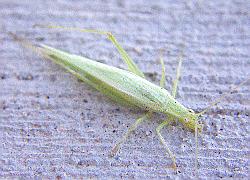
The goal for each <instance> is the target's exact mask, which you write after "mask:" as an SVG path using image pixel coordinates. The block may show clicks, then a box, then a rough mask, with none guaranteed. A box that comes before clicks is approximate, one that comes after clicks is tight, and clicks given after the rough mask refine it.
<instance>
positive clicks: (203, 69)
mask: <svg viewBox="0 0 250 180" xmlns="http://www.w3.org/2000/svg"><path fill="white" fill-rule="evenodd" d="M249 12H250V3H249V1H246V0H235V1H234V0H227V1H218V0H215V1H209V2H207V1H202V0H200V1H199V2H193V1H186V2H185V3H183V1H175V0H172V1H171V0H168V1H163V0H162V1H146V0H145V1H143V0H139V1H133V0H127V1H115V0H105V1H101V0H100V1H92V0H84V1H81V0H78V1H73V2H71V1H66V0H62V1H50V0H42V1H28V0H22V1H19V0H1V1H0V22H1V24H0V29H1V30H0V31H1V32H0V87H1V89H0V176H1V177H2V178H14V177H22V178H32V179H33V178H41V177H44V178H55V177H57V178H58V179H60V178H61V177H62V178H71V177H74V178H80V177H84V178H98V179H110V178H115V179H120V178H128V179H131V178H136V179H143V178H147V179H148V178H154V179H163V178H166V179H190V178H192V177H194V135H193V134H192V133H191V132H187V131H186V130H185V129H183V127H182V126H180V125H179V124H177V126H171V127H168V128H165V129H164V130H163V136H164V137H165V138H166V139H167V141H168V143H169V146H170V148H171V149H172V150H173V152H174V153H175V154H176V157H177V163H178V172H177V174H175V173H174V172H173V170H171V169H169V168H168V166H169V165H171V161H170V159H169V158H168V156H165V153H164V149H163V147H162V146H161V144H160V143H159V140H158V138H157V136H156V133H155V128H156V127H157V125H158V124H159V123H160V122H161V119H162V118H163V116H162V115H155V116H154V118H152V120H150V121H148V122H146V123H145V124H143V125H142V126H141V127H140V128H139V129H138V130H137V131H136V132H135V133H134V134H133V135H132V137H131V138H130V140H129V141H127V142H126V143H125V144H124V146H123V147H122V149H121V152H120V153H119V154H118V155H117V156H116V157H115V158H113V159H112V158H108V154H109V151H110V149H111V147H112V146H113V145H114V143H115V142H116V141H117V140H118V138H119V137H121V136H122V134H123V133H124V132H125V131H126V129H127V127H128V126H129V125H130V124H131V123H132V122H133V121H134V119H135V118H137V117H138V116H139V115H140V114H142V112H138V111H135V110H132V109H129V108H126V107H122V106H119V105H117V104H116V103H113V102H111V101H110V100H109V99H107V98H106V97H104V96H103V95H101V94H100V93H98V92H96V91H94V90H92V89H91V88H90V87H88V86H87V85H85V84H83V83H82V82H79V81H78V80H77V79H76V78H75V77H73V76H72V75H70V74H69V73H67V72H65V71H64V70H63V69H62V68H60V67H58V66H57V65H55V64H53V63H52V62H50V61H46V60H43V59H42V58H40V57H38V56H37V55H36V54H34V53H32V52H31V51H29V50H27V49H22V48H21V47H20V46H19V45H18V44H17V43H16V42H13V40H12V39H11V38H10V37H9V36H7V34H6V32H8V31H12V32H14V33H16V34H18V35H19V36H22V37H25V38H27V39H29V40H30V41H32V42H33V43H36V44H39V43H44V44H48V45H51V46H53V47H56V48H61V49H63V50H66V51H69V52H71V53H76V54H80V55H84V56H87V57H90V58H92V59H97V60H100V61H102V62H104V63H107V64H110V65H114V66H118V67H121V68H124V67H125V66H124V64H123V62H122V61H121V60H120V57H119V55H118V53H117V51H116V50H114V47H113V46H112V44H111V43H110V42H109V41H107V40H106V39H105V38H103V37H100V36H93V35H89V34H81V33H76V32H60V31H59V32H58V31H51V30H47V29H39V28H33V27H32V26H33V25H34V24H36V23H40V24H49V23H53V24H60V25H67V26H74V27H85V28H98V29H104V30H109V31H112V32H113V33H114V34H115V35H116V36H117V38H118V40H119V41H120V42H121V44H122V45H123V46H124V47H125V49H126V50H127V51H128V53H129V54H130V55H131V56H132V57H133V58H134V59H135V61H136V62H137V63H138V65H139V67H140V68H141V69H142V70H143V72H145V73H146V74H147V78H148V79H149V80H150V81H152V82H154V83H156V84H157V83H158V81H159V79H160V72H161V69H160V65H159V62H158V61H157V58H158V54H159V53H158V52H159V49H160V48H165V49H166V53H165V56H164V58H165V61H166V71H167V85H166V88H167V89H170V87H171V80H172V78H173V77H174V75H175V67H176V64H177V60H176V59H177V55H178V53H179V52H180V50H181V44H185V45H186V48H185V50H184V52H185V60H184V63H183V69H182V78H181V82H180V86H179V92H178V100H179V101H181V102H182V103H183V104H184V105H185V106H187V107H189V108H192V109H194V110H195V111H200V110H202V109H203V108H205V107H206V106H207V105H208V104H209V102H210V101H212V100H214V99H215V98H217V97H219V96H220V94H221V93H222V92H225V91H227V90H229V88H230V87H231V85H232V84H237V83H239V82H241V81H243V80H244V79H246V78H247V76H249V69H250V54H249V48H250V31H249V24H250V15H249ZM249 89H250V82H248V83H247V84H246V85H244V86H243V87H242V88H241V89H240V90H238V91H237V92H235V93H233V94H232V95H231V96H230V97H228V98H226V99H225V100H223V102H222V103H220V105H219V106H217V107H216V108H213V109H212V110H211V111H209V112H208V113H207V114H206V115H205V116H203V118H202V121H203V122H204V131H203V133H202V135H201V137H200V138H199V146H200V152H199V177H200V178H202V179H219V178H229V177H233V178H236V179H240V178H243V179H247V176H248V175H249V129H250V128H249V114H250V112H249V111H250V110H249V107H250V106H249V104H250V93H249Z"/></svg>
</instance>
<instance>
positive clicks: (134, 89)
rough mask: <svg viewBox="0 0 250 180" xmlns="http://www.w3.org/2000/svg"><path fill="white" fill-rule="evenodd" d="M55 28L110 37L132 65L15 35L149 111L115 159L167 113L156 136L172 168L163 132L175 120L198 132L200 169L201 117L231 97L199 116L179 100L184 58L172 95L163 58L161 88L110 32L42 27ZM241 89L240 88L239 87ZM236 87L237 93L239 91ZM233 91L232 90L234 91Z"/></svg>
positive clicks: (113, 95) (109, 92)
mask: <svg viewBox="0 0 250 180" xmlns="http://www.w3.org/2000/svg"><path fill="white" fill-rule="evenodd" d="M40 27H46V28H53V29H64V30H75V31H81V32H88V33H95V34H101V35H106V36H107V38H108V39H109V40H110V41H111V42H112V43H113V44H114V45H115V47H116V48H117V50H118V51H119V53H120V55H121V57H122V59H123V60H124V62H125V63H126V64H127V66H128V70H129V71H126V70H123V69H119V68H116V67H112V66H108V65H106V64H103V63H99V62H96V61H93V60H90V59H88V58H85V57H81V56H77V55H72V54H69V53H66V52H63V51H61V50H58V49H55V48H52V47H49V46H46V45H41V46H39V47H36V46H33V45H32V44H30V43H29V42H27V41H25V40H23V39H20V38H18V37H17V36H16V35H14V34H11V35H12V36H13V37H14V39H16V40H17V41H19V42H20V43H21V44H22V45H24V46H26V47H28V48H31V49H33V50H34V51H35V52H37V53H39V54H40V55H42V56H44V57H45V58H48V59H50V60H52V61H54V62H55V63H57V64H59V65H61V66H62V67H64V68H65V69H67V70H68V71H69V72H71V73H72V74H73V75H75V76H76V77H77V78H79V79H81V80H83V81H84V82H85V83H87V84H89V85H90V86H92V87H93V88H95V89H97V90H98V91H100V92H101V93H103V94H105V95H107V96H108V97H110V98H111V99H113V100H115V101H117V102H119V103H121V104H125V105H128V106H130V107H137V108H140V109H142V110H145V114H144V115H142V116H141V117H140V118H138V119H137V120H136V121H135V122H134V124H132V125H131V127H130V128H129V129H128V131H127V132H126V133H125V135H124V136H123V137H122V138H121V140H120V141H118V143H117V144H116V145H115V146H114V148H113V149H112V151H111V156H114V155H115V154H116V153H117V152H118V150H119V149H120V145H121V144H122V143H123V142H124V141H126V139H127V138H128V136H129V135H130V134H131V133H132V132H133V131H134V130H135V129H136V128H137V127H138V125H139V124H141V123H142V122H143V121H145V120H146V119H148V118H150V117H151V115H152V113H164V114H166V115H167V118H166V120H164V121H163V122H162V123H161V124H160V125H159V126H158V127H157V128H156V133H157V135H158V136H159V140H160V142H161V143H162V144H163V146H164V148H165V149H166V152H167V154H168V155H169V156H170V158H171V159H172V162H173V165H172V167H173V168H174V169H176V167H177V166H176V158H175V156H174V154H173V153H172V152H171V151H170V149H169V148H168V146H167V143H166V141H165V140H164V138H163V136H162V135H161V130H162V128H163V127H165V126H167V125H169V123H170V122H171V121H174V120H178V121H179V122H180V123H181V124H183V125H184V126H185V127H186V128H187V129H189V130H191V131H194V132H195V137H196V163H195V164H196V165H195V166H196V169H197V158H198V150H197V149H198V148H197V135H198V132H201V130H202V125H201V124H199V123H198V118H199V117H200V116H201V115H202V114H204V113H205V112H206V111H207V110H208V109H210V108H211V107H212V106H214V105H215V104H217V103H218V102H220V101H221V99H222V98H224V97H225V96H226V95H228V93H227V94H225V95H223V96H222V97H221V98H219V99H218V100H217V101H215V102H213V103H211V105H210V106H209V107H208V108H206V109H205V110H203V111H202V112H200V113H195V112H194V111H193V110H192V109H188V108H186V107H184V106H183V105H182V104H181V103H179V102H178V101H177V100H176V99H175V96H176V92H177V85H178V81H179V77H180V69H181V64H182V57H180V60H179V64H178V67H177V75H176V79H175V80H174V81H173V89H172V92H171V93H169V92H168V91H167V90H166V89H164V86H165V68H164V62H163V59H162V58H160V61H161V65H162V77H161V80H160V86H157V85H155V84H153V83H151V82H149V81H147V80H146V79H145V76H144V74H143V73H142V72H141V71H140V70H139V68H138V67H137V65H136V64H135V63H134V61H133V60H132V59H131V58H130V57H129V55H128V54H127V53H126V51H125V50H124V49H123V48H122V47H121V45H120V44H119V43H118V42H117V40H116V38H115V37H114V36H113V35H112V34H111V33H110V32H105V31H98V30H86V29H78V28H67V27H62V26H41V25H40ZM245 82H247V80H246V81H244V82H242V83H241V84H240V85H239V86H241V85H243V84H244V83H245ZM239 86H237V87H236V88H238V87H239ZM236 88H234V89H233V90H235V89H236ZM233 90H232V91H233Z"/></svg>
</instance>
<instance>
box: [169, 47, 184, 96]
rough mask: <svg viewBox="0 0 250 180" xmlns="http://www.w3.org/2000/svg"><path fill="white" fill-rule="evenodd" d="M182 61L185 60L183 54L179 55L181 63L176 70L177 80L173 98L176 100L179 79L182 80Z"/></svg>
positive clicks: (174, 84) (174, 85) (174, 83)
mask: <svg viewBox="0 0 250 180" xmlns="http://www.w3.org/2000/svg"><path fill="white" fill-rule="evenodd" d="M182 59H183V52H181V53H180V55H179V63H178V67H177V69H176V77H175V80H174V81H173V89H172V96H173V97H174V98H175V96H176V93H177V85H178V83H179V79H180V74H181V65H182Z"/></svg>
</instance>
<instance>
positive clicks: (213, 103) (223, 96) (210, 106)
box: [197, 76, 250, 116]
mask: <svg viewBox="0 0 250 180" xmlns="http://www.w3.org/2000/svg"><path fill="white" fill-rule="evenodd" d="M248 80H250V76H249V77H248V78H247V79H246V80H244V81H242V82H241V83H240V84H239V85H237V86H235V87H233V88H232V89H231V90H230V91H229V92H226V93H224V94H222V95H221V97H219V98H218V99H216V100H215V101H213V102H212V103H210V105H209V106H208V107H207V108H205V109H204V110H202V111H201V112H199V113H197V115H198V116H201V115H203V114H204V113H205V112H207V111H208V110H210V109H211V108H212V107H213V106H215V105H217V104H218V103H219V102H221V101H222V100H223V99H224V98H225V97H227V96H229V95H230V94H231V93H232V92H234V91H236V90H237V89H239V88H240V87H241V86H242V85H243V84H245V83H247V81H248Z"/></svg>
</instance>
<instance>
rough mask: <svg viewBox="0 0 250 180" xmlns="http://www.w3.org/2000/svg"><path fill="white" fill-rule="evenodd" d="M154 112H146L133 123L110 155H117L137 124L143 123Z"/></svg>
mask: <svg viewBox="0 0 250 180" xmlns="http://www.w3.org/2000/svg"><path fill="white" fill-rule="evenodd" d="M151 114H152V113H150V112H149V113H146V114H144V115H143V116H142V117H140V118H138V119H137V120H136V121H135V123H134V124H132V125H131V126H130V127H129V129H128V131H127V132H126V133H125V135H123V137H122V138H121V140H120V141H119V142H118V143H117V144H116V145H115V146H114V147H113V148H112V150H111V153H110V156H111V157H113V156H115V155H116V153H117V152H118V151H119V149H120V146H121V144H122V143H124V142H125V141H126V140H127V138H128V137H129V135H130V134H131V133H132V132H133V131H134V130H135V129H136V128H137V126H138V125H139V124H141V123H142V122H143V121H144V120H145V119H146V118H149V117H150V116H151Z"/></svg>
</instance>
